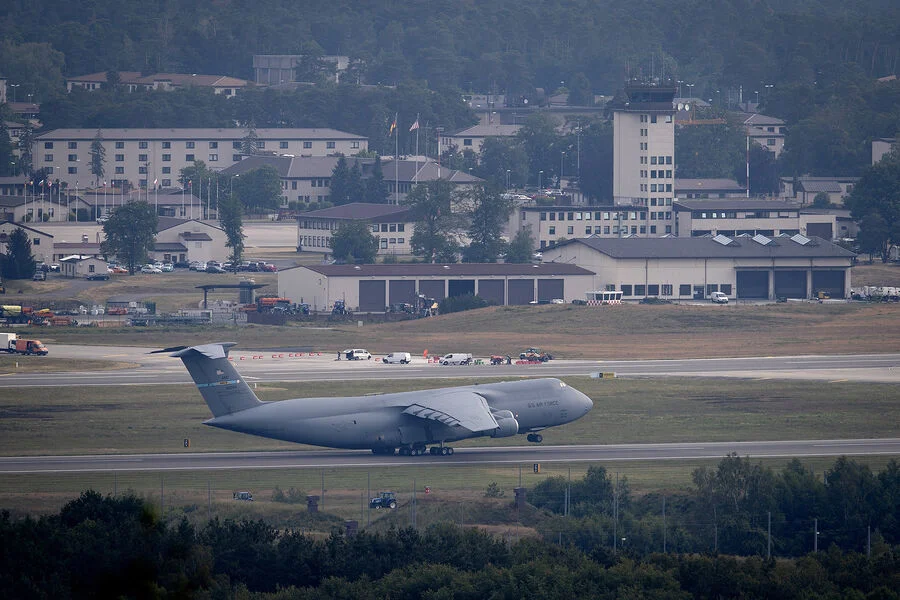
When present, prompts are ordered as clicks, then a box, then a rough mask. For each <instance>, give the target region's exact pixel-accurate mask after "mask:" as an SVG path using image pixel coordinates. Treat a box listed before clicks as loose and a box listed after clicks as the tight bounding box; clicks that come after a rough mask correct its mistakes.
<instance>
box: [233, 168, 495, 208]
mask: <svg viewBox="0 0 900 600" xmlns="http://www.w3.org/2000/svg"><path fill="white" fill-rule="evenodd" d="M337 162H338V157H336V156H324V157H323V156H290V155H284V156H251V157H248V158H247V159H246V160H243V161H241V162H240V163H238V164H235V165H233V166H231V167H229V168H228V169H225V170H223V171H222V175H224V176H226V177H240V176H241V174H243V173H246V172H247V171H251V170H253V169H258V168H260V167H262V166H266V165H267V166H271V167H273V168H274V169H275V170H276V171H278V175H279V177H280V178H281V190H282V197H281V201H282V205H283V206H287V205H288V203H290V202H300V203H302V204H305V205H308V204H310V203H313V202H328V201H330V197H329V194H330V189H331V175H332V173H333V172H334V167H335V165H337ZM347 163H348V164H347V166H348V168H352V167H353V166H354V164H358V165H359V168H360V172H361V174H362V177H363V179H366V178H368V177H369V176H371V174H372V169H373V166H374V164H375V159H374V158H355V157H348V158H347ZM395 167H396V168H395ZM381 169H382V174H383V175H384V183H385V187H386V188H387V191H388V194H389V196H388V200H389V201H390V202H391V203H393V204H399V203H400V202H401V201H402V200H403V199H404V198H406V195H407V194H408V193H409V191H410V190H411V189H412V187H413V186H414V185H416V184H417V183H422V182H426V181H434V180H436V179H446V180H448V181H450V182H453V183H455V184H456V185H457V187H458V188H464V187H466V186H472V185H476V184H479V183H481V182H482V181H483V180H482V179H480V178H478V177H475V176H473V175H469V174H468V173H463V172H462V171H456V170H453V169H448V168H446V167H441V166H439V165H438V164H437V163H436V162H435V161H433V160H431V159H422V160H419V161H416V160H410V159H404V160H400V161H396V162H395V161H394V160H393V159H388V160H385V161H383V162H382V163H381Z"/></svg>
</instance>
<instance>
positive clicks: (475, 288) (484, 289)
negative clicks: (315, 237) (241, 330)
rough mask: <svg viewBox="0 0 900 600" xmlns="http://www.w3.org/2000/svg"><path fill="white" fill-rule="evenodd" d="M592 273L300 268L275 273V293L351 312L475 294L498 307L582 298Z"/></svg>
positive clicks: (483, 267) (521, 268) (563, 268)
mask: <svg viewBox="0 0 900 600" xmlns="http://www.w3.org/2000/svg"><path fill="white" fill-rule="evenodd" d="M593 285H594V273H592V272H591V271H589V270H587V269H584V268H582V267H578V266H575V265H572V264H562V263H544V264H495V263H460V264H378V265H316V266H301V267H294V268H291V269H285V270H283V271H279V272H278V295H279V296H281V297H286V298H290V299H292V300H293V301H294V302H307V303H309V304H310V306H311V307H312V308H313V310H327V309H330V308H331V307H332V306H333V305H334V303H335V301H337V300H343V301H344V302H345V304H346V306H347V308H348V309H349V310H352V311H353V312H384V310H385V309H386V308H387V307H388V306H390V305H391V304H398V303H408V304H415V303H416V301H417V299H418V298H419V297H420V296H422V297H425V298H433V299H434V300H436V301H438V302H440V301H441V300H443V299H444V298H447V297H453V296H464V295H466V294H477V295H478V296H480V297H481V298H484V299H485V300H487V301H488V302H495V303H496V304H500V305H511V304H519V305H521V304H529V303H531V302H550V301H551V300H554V299H563V300H565V301H571V300H573V299H575V298H578V299H582V298H584V297H585V296H584V295H585V292H586V291H588V290H591V289H594V288H593V287H592V286H593Z"/></svg>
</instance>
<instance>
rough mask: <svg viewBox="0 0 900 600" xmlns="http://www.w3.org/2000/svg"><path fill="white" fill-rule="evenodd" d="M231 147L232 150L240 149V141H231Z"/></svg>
mask: <svg viewBox="0 0 900 600" xmlns="http://www.w3.org/2000/svg"><path fill="white" fill-rule="evenodd" d="M231 149H232V150H240V149H241V143H240V142H231Z"/></svg>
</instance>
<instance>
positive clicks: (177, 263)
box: [172, 260, 191, 269]
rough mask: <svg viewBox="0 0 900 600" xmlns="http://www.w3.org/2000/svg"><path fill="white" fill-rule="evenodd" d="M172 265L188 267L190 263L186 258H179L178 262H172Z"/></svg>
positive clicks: (180, 267)
mask: <svg viewBox="0 0 900 600" xmlns="http://www.w3.org/2000/svg"><path fill="white" fill-rule="evenodd" d="M172 266H174V267H175V268H176V269H190V268H191V263H189V262H188V261H186V260H179V261H178V262H176V263H174V264H173V265H172Z"/></svg>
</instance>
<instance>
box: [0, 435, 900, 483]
mask: <svg viewBox="0 0 900 600" xmlns="http://www.w3.org/2000/svg"><path fill="white" fill-rule="evenodd" d="M731 452H736V453H737V454H738V455H739V456H742V457H750V458H756V459H759V458H785V457H830V456H841V455H848V456H879V455H898V454H900V438H889V439H870V440H865V439H863V440H787V441H768V442H710V443H688V444H683V443H670V444H621V445H608V446H607V445H591V446H515V447H501V448H486V447H475V448H459V449H457V451H456V453H455V454H454V455H453V456H448V457H441V456H431V455H426V456H419V457H403V456H394V457H385V456H375V455H373V454H372V453H371V452H368V451H361V450H360V451H356V450H344V451H341V450H323V451H296V452H293V451H291V452H234V453H227V452H224V453H223V452H219V453H199V452H198V453H192V452H190V451H186V452H183V453H179V454H131V455H95V456H30V457H0V474H4V475H12V474H26V473H48V474H53V473H91V472H113V471H115V472H128V471H131V472H139V471H155V472H158V471H212V470H236V469H251V470H255V469H313V468H326V467H329V468H336V467H364V468H365V467H385V466H393V467H411V466H417V465H426V466H436V465H456V466H475V465H496V464H530V463H576V462H600V463H603V462H626V461H641V460H652V461H669V460H696V459H712V460H715V459H720V458H722V457H724V456H725V455H726V454H729V453H731Z"/></svg>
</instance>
